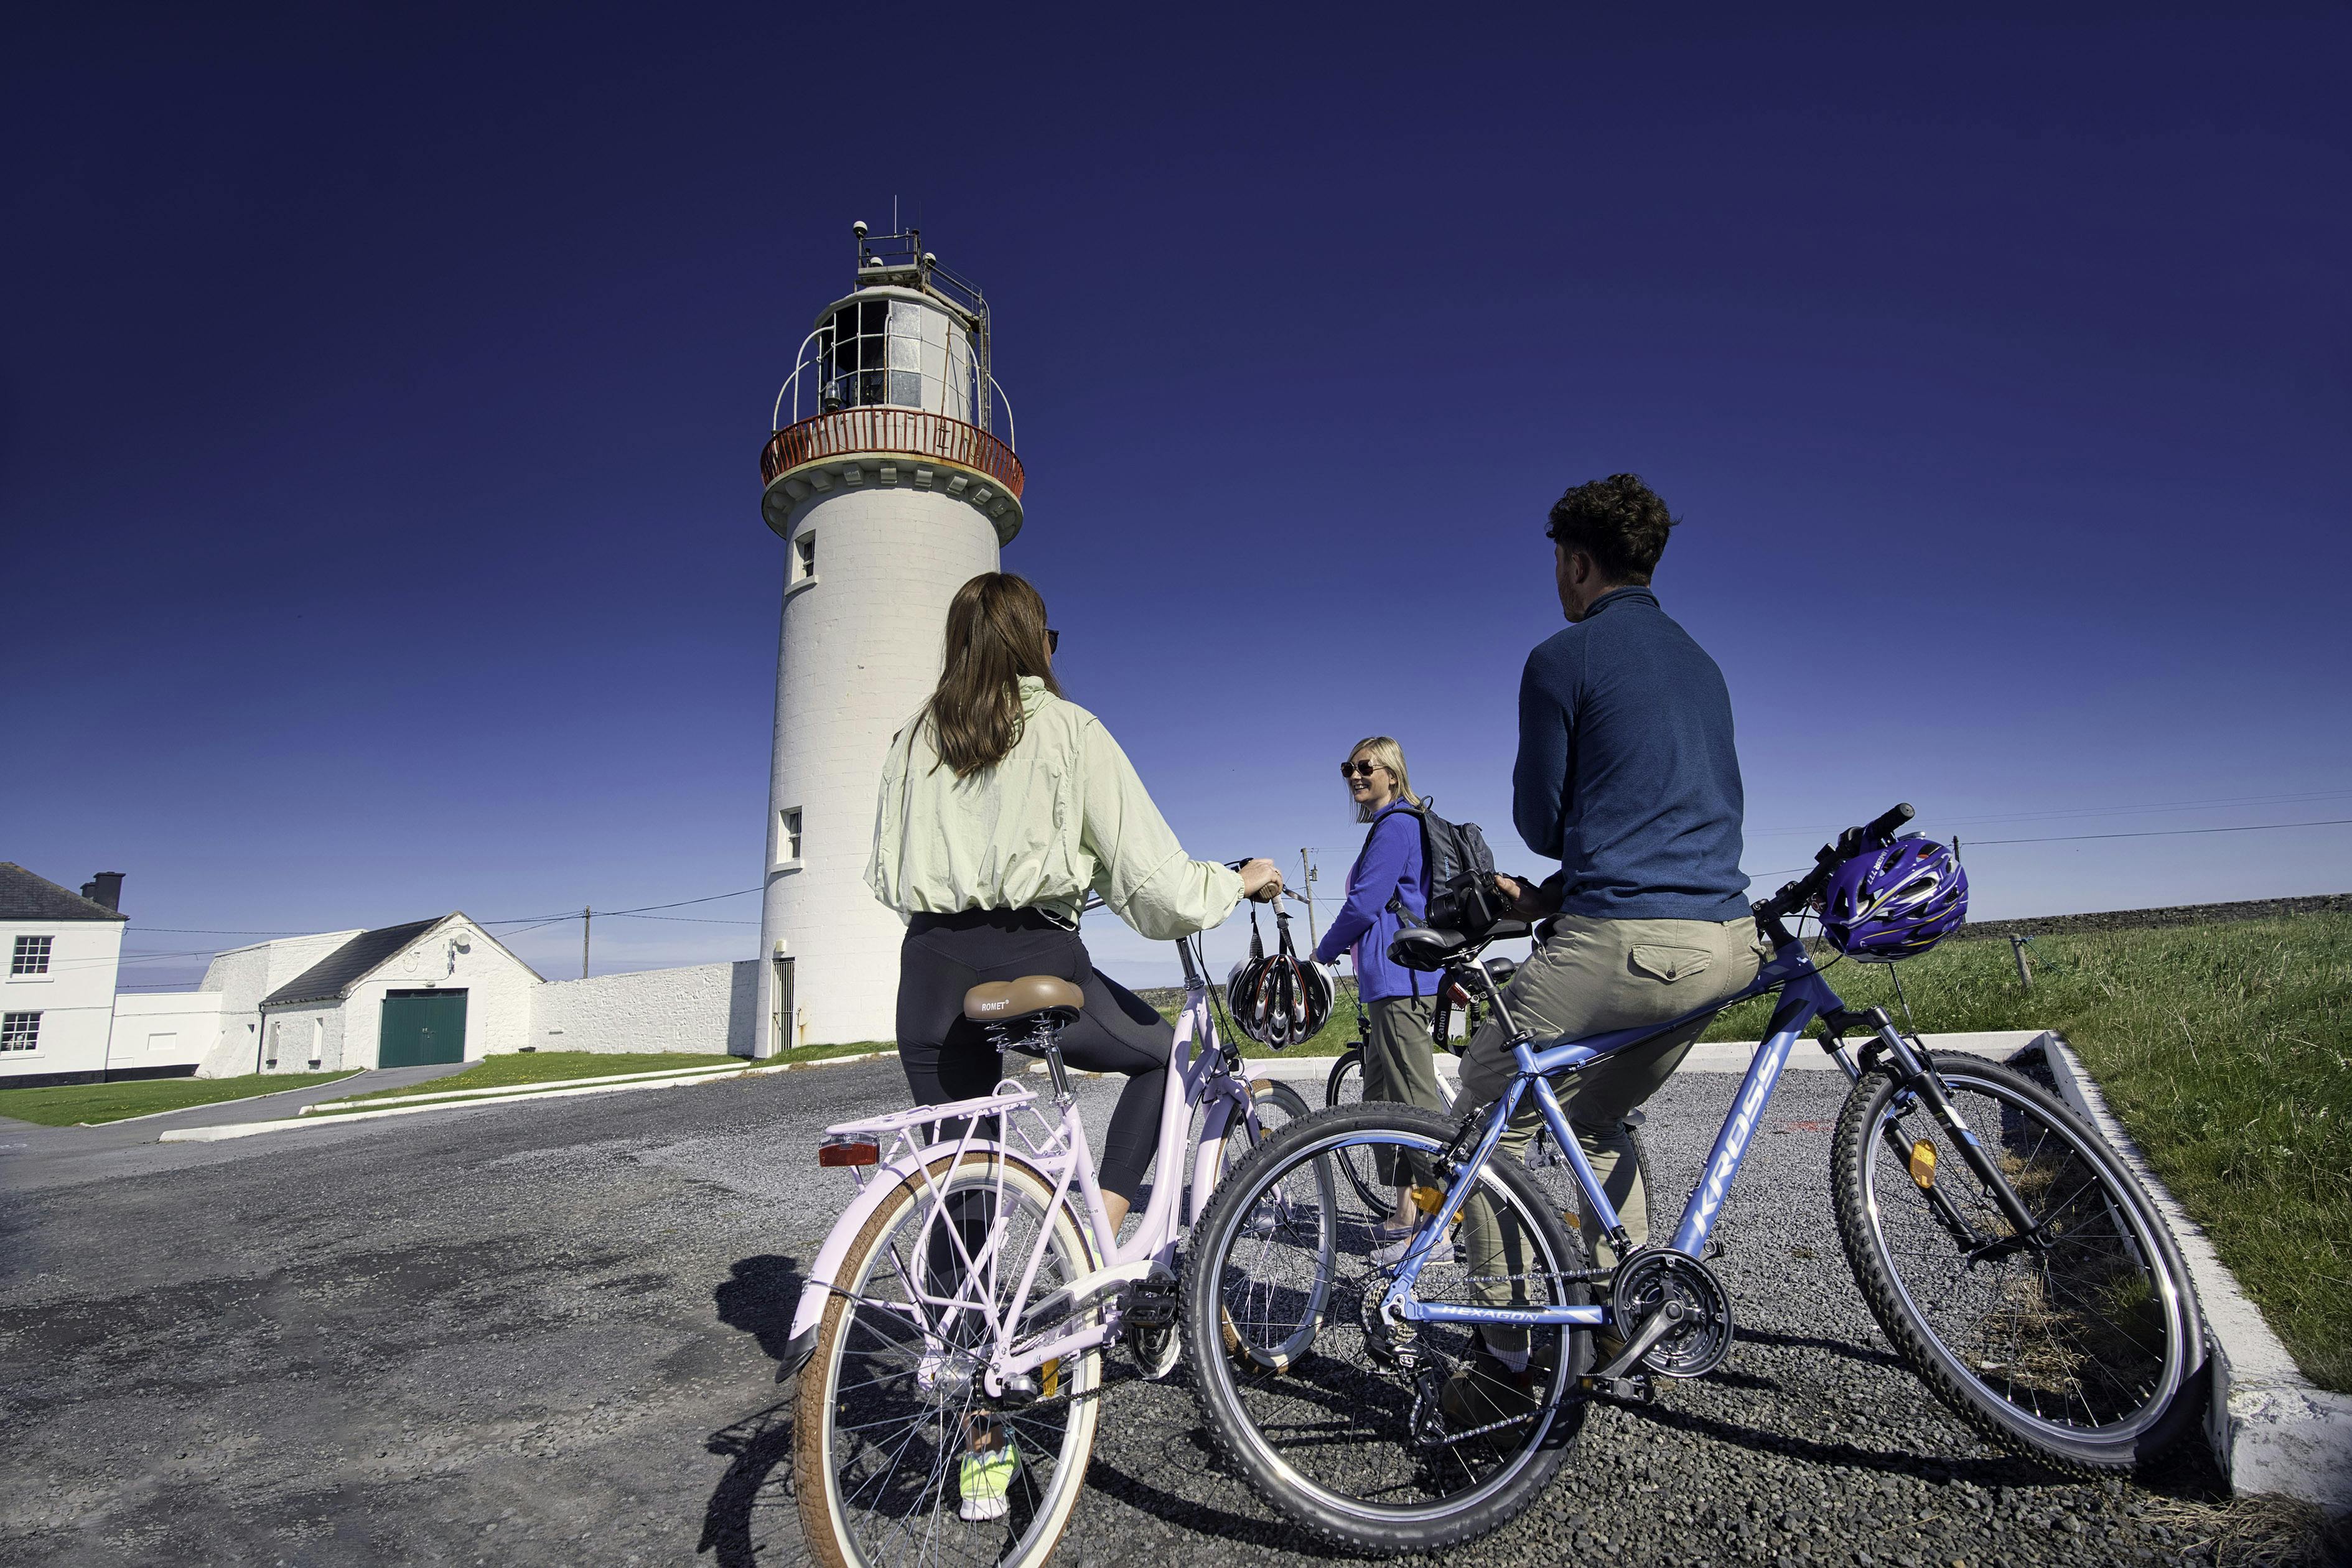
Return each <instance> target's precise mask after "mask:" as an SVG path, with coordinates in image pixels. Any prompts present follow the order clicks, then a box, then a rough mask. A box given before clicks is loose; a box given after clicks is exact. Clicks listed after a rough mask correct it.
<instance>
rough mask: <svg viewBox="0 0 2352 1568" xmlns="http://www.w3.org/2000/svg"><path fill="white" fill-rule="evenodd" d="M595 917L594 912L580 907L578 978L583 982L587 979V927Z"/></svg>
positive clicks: (586, 907)
mask: <svg viewBox="0 0 2352 1568" xmlns="http://www.w3.org/2000/svg"><path fill="white" fill-rule="evenodd" d="M595 917H596V911H595V910H592V909H590V908H589V907H588V906H587V905H585V904H583V905H581V906H580V978H581V979H583V980H585V979H587V978H588V927H589V925H590V924H591V923H592V922H593V921H594V919H595Z"/></svg>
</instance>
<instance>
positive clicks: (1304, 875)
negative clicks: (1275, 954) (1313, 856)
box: [1298, 849, 1323, 947]
mask: <svg viewBox="0 0 2352 1568" xmlns="http://www.w3.org/2000/svg"><path fill="white" fill-rule="evenodd" d="M1298 886H1299V888H1300V889H1302V890H1303V891H1304V892H1305V893H1306V894H1307V941H1308V942H1312V943H1313V944H1315V945H1316V946H1317V947H1320V946H1322V945H1323V939H1322V938H1321V937H1320V936H1318V935H1317V934H1316V932H1315V865H1314V862H1312V861H1310V860H1308V859H1307V851H1306V850H1304V849H1301V850H1300V851H1299V852H1298Z"/></svg>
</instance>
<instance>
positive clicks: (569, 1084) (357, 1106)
mask: <svg viewBox="0 0 2352 1568" xmlns="http://www.w3.org/2000/svg"><path fill="white" fill-rule="evenodd" d="M745 1067H746V1059H745V1058H740V1057H738V1058H734V1059H732V1060H730V1061H727V1062H723V1063H715V1064H713V1065H712V1066H709V1067H698V1068H661V1069H659V1070H658V1071H656V1072H616V1073H607V1074H605V1075H604V1076H603V1077H601V1078H551V1079H542V1080H541V1081H540V1082H538V1083H505V1084H493V1085H490V1086H489V1087H488V1088H484V1089H432V1090H428V1091H427V1092H425V1093H423V1094H387V1095H385V1096H383V1098H382V1099H378V1100H356V1101H355V1100H351V1099H350V1098H349V1097H348V1096H347V1097H345V1098H344V1099H341V1100H320V1101H319V1102H318V1103H317V1104H315V1105H306V1106H304V1107H303V1108H302V1109H301V1110H300V1111H299V1112H298V1113H297V1114H299V1115H302V1116H338V1117H340V1116H349V1115H352V1114H353V1113H354V1112H356V1111H360V1110H392V1109H393V1108H394V1107H395V1106H405V1105H423V1104H425V1103H426V1102H427V1101H432V1100H490V1099H508V1100H511V1099H517V1098H520V1097H521V1096H525V1095H532V1094H544V1093H546V1092H547V1091H548V1090H550V1089H581V1088H584V1087H586V1086H587V1085H589V1084H596V1083H651V1082H653V1081H655V1080H656V1079H692V1078H722V1077H725V1076H727V1075H729V1074H730V1073H740V1072H742V1071H743V1070H745Z"/></svg>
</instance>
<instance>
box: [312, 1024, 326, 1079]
mask: <svg viewBox="0 0 2352 1568" xmlns="http://www.w3.org/2000/svg"><path fill="white" fill-rule="evenodd" d="M326 1054H327V1020H325V1019H324V1018H313V1019H311V1020H310V1065H311V1066H312V1067H317V1066H318V1065H319V1061H320V1058H322V1057H324V1056H325V1055H326Z"/></svg>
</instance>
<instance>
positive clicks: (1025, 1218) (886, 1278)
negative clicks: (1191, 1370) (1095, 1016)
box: [793, 1152, 1102, 1568]
mask: <svg viewBox="0 0 2352 1568" xmlns="http://www.w3.org/2000/svg"><path fill="white" fill-rule="evenodd" d="M930 1180H931V1181H932V1182H934V1183H936V1184H939V1187H940V1192H941V1194H942V1196H941V1199H940V1202H939V1203H938V1204H936V1205H935V1204H934V1202H933V1200H932V1197H931V1195H930V1192H929V1190H928V1189H927V1187H926V1185H925V1184H924V1183H923V1182H922V1181H920V1180H913V1179H910V1180H908V1181H905V1182H902V1183H901V1184H900V1185H899V1187H898V1191H897V1192H896V1193H894V1194H892V1196H891V1197H890V1198H889V1199H888V1200H887V1201H886V1202H885V1203H884V1204H883V1205H882V1206H881V1207H880V1208H878V1209H877V1210H876V1211H875V1213H874V1215H873V1217H872V1218H871V1219H869V1220H868V1221H867V1222H866V1226H865V1228H864V1229H863V1230H861V1231H860V1232H859V1233H858V1235H857V1237H856V1240H855V1241H854V1242H853V1243H852V1244H851V1246H850V1247H849V1251H848V1255H847V1256H846V1257H845V1258H843V1260H842V1266H841V1270H840V1273H839V1274H838V1275H837V1276H836V1277H835V1293H834V1296H833V1298H832V1300H830V1301H828V1302H827V1303H826V1305H825V1310H824V1318H823V1319H822V1320H821V1321H819V1324H818V1328H817V1341H816V1349H815V1352H814V1355H813V1357H812V1358H811V1360H810V1363H809V1364H808V1365H807V1366H806V1367H804V1368H803V1369H802V1372H801V1384H800V1401H799V1406H798V1411H797V1418H796V1420H795V1422H794V1432H793V1446H794V1460H795V1476H796V1484H795V1486H794V1488H793V1490H794V1492H795V1493H796V1494H797V1497H798V1500H799V1504H800V1512H801V1528H802V1531H803V1533H804V1534H805V1535H806V1536H807V1538H808V1543H809V1549H810V1551H811V1552H812V1554H813V1555H814V1557H815V1559H816V1560H817V1562H819V1563H823V1564H824V1565H825V1568H881V1565H883V1564H890V1565H892V1568H896V1565H897V1564H898V1563H904V1562H908V1561H914V1562H919V1563H944V1564H974V1565H978V1564H1000V1563H1001V1564H1013V1565H1016V1568H1034V1565H1035V1564H1039V1563H1044V1562H1045V1559H1046V1558H1047V1557H1048V1556H1049V1555H1050V1554H1051V1553H1052V1552H1053V1550H1054V1546H1055V1542H1058V1541H1060V1540H1061V1537H1062V1531H1063V1530H1064V1528H1065V1527H1066V1525H1067V1524H1068V1523H1069V1518H1070V1510H1071V1509H1072V1508H1074V1507H1075V1506H1076V1503H1077V1500H1078V1493H1079V1490H1080V1489H1081V1487H1082V1485H1083V1484H1084V1482H1085V1479H1086V1471H1087V1459H1088V1458H1090V1457H1091V1456H1092V1454H1093V1452H1094V1439H1095V1424H1096V1419H1097V1415H1098V1405H1097V1400H1096V1398H1095V1394H1096V1390H1097V1385H1098V1384H1099V1383H1100V1380H1101V1375H1102V1355H1101V1352H1100V1351H1099V1350H1098V1349H1097V1350H1089V1351H1087V1352H1084V1353H1083V1354H1079V1355H1073V1356H1067V1357H1065V1358H1063V1359H1062V1360H1061V1361H1060V1362H1058V1363H1047V1365H1046V1366H1045V1368H1043V1369H1041V1372H1040V1375H1039V1376H1038V1388H1037V1389H1036V1391H1035V1392H1034V1396H1032V1397H1030V1398H1028V1399H1027V1400H1026V1402H1024V1401H1023V1400H1021V1399H1019V1398H1008V1399H1001V1400H1000V1399H992V1398H991V1397H989V1395H988V1394H987V1392H986V1390H985V1389H984V1387H983V1386H982V1380H981V1372H982V1369H983V1368H984V1367H985V1365H986V1363H987V1361H988V1357H989V1353H990V1351H991V1349H992V1345H993V1338H992V1331H991V1330H990V1329H989V1327H988V1321H987V1316H986V1315H987V1314H999V1315H1001V1314H1003V1312H1005V1311H1006V1310H1008V1309H1009V1308H1010V1307H1011V1305H1012V1298H1013V1293H1014V1292H1015V1291H1016V1290H1018V1289H1020V1285H1021V1276H1022V1274H1023V1272H1024V1270H1025V1269H1026V1268H1027V1266H1028V1262H1029V1259H1030V1258H1031V1256H1032V1255H1033V1253H1034V1250H1035V1248H1036V1244H1037V1239H1038V1237H1039V1235H1040V1233H1041V1232H1043V1233H1045V1241H1046V1245H1045V1257H1044V1258H1043V1259H1042V1261H1041V1264H1040V1266H1039V1268H1038V1270H1037V1278H1036V1279H1035V1281H1034V1284H1033V1285H1032V1287H1031V1290H1030V1294H1029V1297H1028V1300H1036V1299H1038V1298H1041V1297H1043V1296H1045V1295H1046V1294H1048V1293H1050V1292H1051V1291H1053V1290H1055V1289H1057V1288H1059V1287H1060V1286H1061V1285H1063V1284H1066V1283H1067V1282H1068V1281H1069V1280H1071V1279H1076V1278H1078V1277H1079V1276H1080V1275H1082V1274H1085V1273H1087V1272H1088V1271H1089V1270H1090V1269H1091V1268H1093V1267H1094V1264H1093V1258H1092V1254H1091V1253H1090V1251H1089V1249H1088V1247H1087V1241H1086V1238H1085V1237H1084V1236H1083V1235H1082V1234H1081V1233H1080V1231H1079V1229H1078V1227H1077V1226H1076V1223H1075V1222H1074V1221H1073V1219H1072V1217H1071V1215H1070V1213H1069V1211H1068V1210H1067V1209H1066V1208H1057V1207H1055V1206H1054V1205H1053V1191H1054V1190H1053V1186H1052V1184H1050V1183H1048V1182H1046V1181H1045V1179H1044V1178H1043V1177H1041V1176H1039V1175H1038V1174H1037V1173H1036V1172H1035V1171H1034V1170H1033V1169H1032V1168H1031V1167H1030V1166H1028V1165H1027V1164H1025V1163H1023V1162H1021V1161H1019V1160H1017V1159H1013V1158H1011V1157H1009V1156H1005V1155H1003V1154H1000V1153H993V1152H968V1153H966V1154H965V1155H964V1157H963V1159H962V1161H961V1163H956V1162H955V1161H954V1160H953V1159H952V1158H942V1159H940V1160H939V1161H937V1162H936V1163H933V1164H932V1166H931V1167H930ZM935 1208H936V1209H939V1210H940V1211H942V1217H941V1218H940V1220H939V1221H937V1222H933V1221H932V1220H931V1215H932V1214H933V1212H934V1210H935ZM990 1211H993V1214H992V1218H991V1214H990ZM960 1213H961V1214H963V1215H969V1216H971V1218H968V1219H967V1220H966V1221H965V1227H966V1229H967V1230H969V1231H971V1232H975V1233H977V1234H974V1235H973V1236H972V1237H971V1238H970V1240H969V1241H968V1242H967V1246H969V1247H971V1249H972V1253H973V1256H975V1257H976V1258H977V1259H978V1264H979V1266H978V1267H977V1268H964V1267H962V1266H961V1262H960V1260H959V1259H958V1257H957V1253H956V1250H955V1248H954V1247H953V1245H952V1243H951V1242H950V1239H949V1237H948V1236H947V1235H946V1234H945V1233H946V1231H947V1230H948V1229H949V1228H950V1226H952V1225H953V1224H954V1220H953V1217H952V1216H954V1215H958V1214H960ZM982 1236H985V1237H989V1238H991V1239H992V1240H993V1241H994V1242H995V1250H994V1251H993V1252H992V1253H990V1252H987V1251H985V1250H983V1249H982V1247H981V1246H980V1238H981V1237H982ZM918 1287H920V1289H918ZM1016 1316H1017V1314H1016ZM1087 1321H1099V1311H1098V1310H1096V1309H1089V1310H1087V1311H1085V1312H1082V1313H1080V1314H1078V1315H1076V1316H1075V1317H1071V1318H1064V1319H1060V1320H1058V1321H1056V1323H1055V1325H1053V1326H1054V1328H1055V1331H1057V1332H1059V1331H1068V1330H1069V1329H1071V1328H1074V1327H1076V1326H1079V1325H1081V1324H1083V1323H1085V1322H1087ZM989 1427H992V1428H993V1429H994V1432H995V1433H996V1434H998V1435H1001V1436H1002V1437H1003V1439H1004V1442H1003V1444H1002V1445H999V1446H998V1449H997V1450H996V1451H1000V1452H1001V1451H1002V1450H1003V1448H1005V1447H1009V1449H1010V1452H1011V1454H1012V1456H1013V1469H1012V1475H1011V1477H1010V1479H1004V1478H1003V1477H1002V1476H998V1477H995V1478H993V1479H992V1480H991V1481H988V1482H980V1481H976V1482H975V1485H974V1488H973V1493H972V1495H967V1494H966V1493H965V1492H964V1490H963V1484H962V1483H963V1473H964V1472H965V1470H966V1469H967V1467H966V1466H965V1464H964V1462H963V1461H964V1458H965V1455H966V1453H967V1451H968V1450H969V1449H970V1448H971V1447H972V1444H971V1436H972V1434H973V1433H974V1432H979V1431H986V1430H987V1429H988V1428H989ZM984 1484H985V1485H987V1486H988V1487H989V1489H1001V1495H1002V1496H1003V1500H1004V1501H1005V1503H1006V1504H1007V1505H1008V1506H1007V1507H1006V1509H1005V1510H1004V1512H1003V1516H1002V1517H1000V1518H997V1519H994V1520H981V1519H971V1518H967V1517H965V1516H966V1515H967V1514H968V1513H971V1512H974V1511H984V1508H983V1509H978V1510H976V1509H975V1508H974V1506H973V1503H974V1499H975V1497H981V1496H984V1495H985V1493H984V1492H983V1491H982V1486H983V1485H984Z"/></svg>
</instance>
